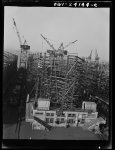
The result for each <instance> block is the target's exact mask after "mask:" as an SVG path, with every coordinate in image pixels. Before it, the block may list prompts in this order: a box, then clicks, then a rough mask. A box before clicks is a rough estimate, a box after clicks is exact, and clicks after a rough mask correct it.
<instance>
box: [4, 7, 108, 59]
mask: <svg viewBox="0 0 115 150" xmlns="http://www.w3.org/2000/svg"><path fill="white" fill-rule="evenodd" d="M12 18H14V20H15V22H16V25H17V28H18V30H19V33H20V36H21V40H22V42H24V38H25V39H26V40H27V43H28V45H30V51H31V52H32V53H33V52H45V51H47V49H51V48H50V46H49V45H48V44H47V43H46V41H45V40H44V39H43V38H42V37H41V34H42V35H43V36H45V37H46V38H47V39H48V40H49V42H50V43H51V44H53V46H54V47H55V48H56V49H57V48H58V47H59V46H60V44H61V43H62V42H63V45H64V46H65V45H67V44H68V43H69V42H73V41H75V40H78V41H77V42H75V43H74V44H71V45H70V46H69V47H67V48H66V50H68V52H69V53H77V54H78V56H80V57H83V56H84V57H87V56H89V54H90V52H91V50H93V53H92V57H93V59H94V57H95V50H96V49H97V51H98V55H99V57H100V60H105V61H108V60H109V42H110V41H109V27H110V20H109V19H110V9H109V8H69V7H16V6H5V9H4V49H5V50H9V51H11V50H16V51H17V50H18V51H19V49H20V44H19V40H18V36H17V33H16V30H15V28H14V24H13V20H12ZM23 36H24V38H23Z"/></svg>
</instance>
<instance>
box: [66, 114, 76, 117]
mask: <svg viewBox="0 0 115 150" xmlns="http://www.w3.org/2000/svg"><path fill="white" fill-rule="evenodd" d="M75 116H76V114H68V117H75Z"/></svg>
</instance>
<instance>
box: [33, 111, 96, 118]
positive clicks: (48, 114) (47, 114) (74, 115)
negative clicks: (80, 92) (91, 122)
mask: <svg viewBox="0 0 115 150" xmlns="http://www.w3.org/2000/svg"><path fill="white" fill-rule="evenodd" d="M36 114H37V115H43V113H42V112H36ZM54 114H55V113H46V116H54ZM64 116H65V114H63V117H64ZM86 116H87V115H86V114H82V117H83V118H85V117H86ZM91 116H95V114H94V115H92V114H91ZM68 117H76V114H68Z"/></svg>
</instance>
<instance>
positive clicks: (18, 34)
mask: <svg viewBox="0 0 115 150" xmlns="http://www.w3.org/2000/svg"><path fill="white" fill-rule="evenodd" d="M13 23H14V26H15V29H16V32H17V36H18V39H19V43H20V47H21V46H22V41H21V37H20V33H19V31H18V28H17V26H16V22H15V20H14V18H13Z"/></svg>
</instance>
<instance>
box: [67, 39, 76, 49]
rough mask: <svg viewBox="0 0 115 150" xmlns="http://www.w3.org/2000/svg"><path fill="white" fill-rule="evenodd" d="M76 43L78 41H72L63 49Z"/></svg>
mask: <svg viewBox="0 0 115 150" xmlns="http://www.w3.org/2000/svg"><path fill="white" fill-rule="evenodd" d="M76 41H78V40H75V41H73V42H70V43H69V44H67V45H66V46H65V47H64V48H66V47H68V46H70V45H71V44H73V43H75V42H76Z"/></svg>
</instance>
